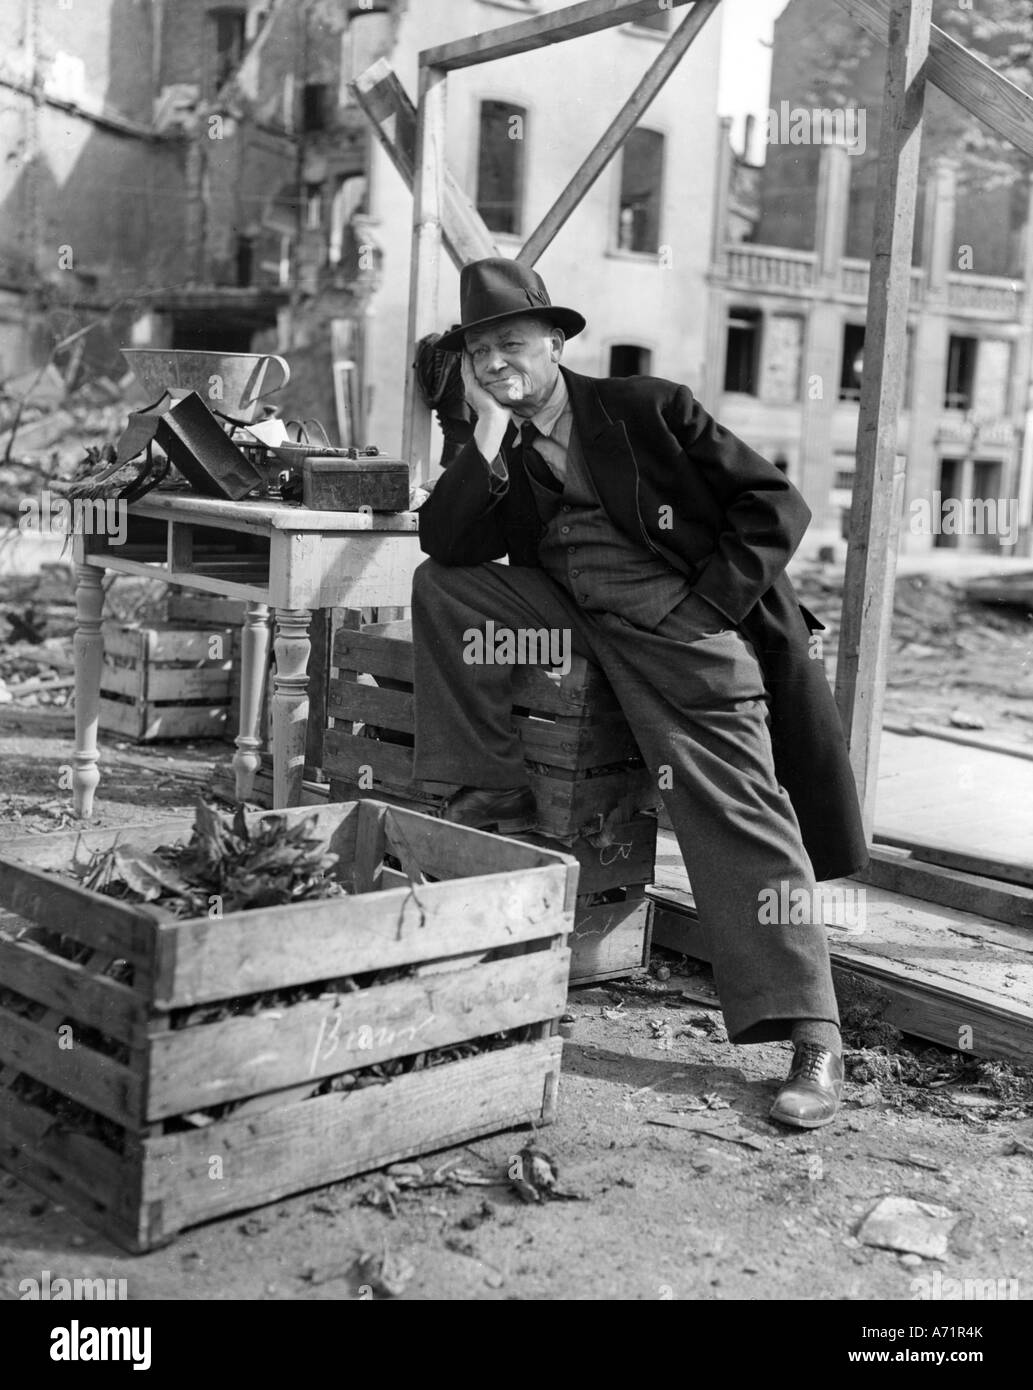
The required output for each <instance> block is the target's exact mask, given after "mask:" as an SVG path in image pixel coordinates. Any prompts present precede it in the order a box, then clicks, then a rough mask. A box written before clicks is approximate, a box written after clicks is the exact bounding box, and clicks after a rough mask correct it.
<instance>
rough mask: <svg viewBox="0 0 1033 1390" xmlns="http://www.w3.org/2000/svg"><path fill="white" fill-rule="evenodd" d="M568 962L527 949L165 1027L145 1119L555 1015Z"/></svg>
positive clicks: (156, 1048) (157, 1043)
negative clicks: (469, 965) (255, 1011)
mask: <svg viewBox="0 0 1033 1390" xmlns="http://www.w3.org/2000/svg"><path fill="white" fill-rule="evenodd" d="M569 969H570V953H569V952H568V951H544V952H542V951H536V952H533V953H532V954H530V955H523V956H514V957H512V958H510V959H508V960H498V961H493V962H490V963H488V964H485V965H478V966H474V967H473V969H458V970H457V969H453V970H451V971H449V972H448V973H447V974H435V975H432V976H427V977H425V978H421V979H416V980H401V981H398V982H397V983H395V984H385V985H376V986H373V987H371V988H369V989H364V990H359V991H358V992H357V993H355V994H344V995H337V996H336V997H334V998H333V999H322V1000H312V1001H310V1002H305V1003H301V1004H295V1005H294V1006H293V1007H291V1008H288V1009H285V1010H276V1011H274V1012H271V1013H270V1014H268V1015H261V1014H260V1015H258V1017H256V1018H233V1019H227V1020H225V1021H224V1022H221V1023H210V1024H204V1025H201V1026H199V1027H196V1028H182V1029H177V1030H171V1031H169V1032H167V1033H165V1034H163V1035H162V1036H161V1037H160V1038H156V1039H155V1040H154V1042H153V1044H152V1049H151V1057H152V1069H151V1076H150V1093H149V1094H150V1100H149V1105H148V1119H151V1120H157V1119H162V1118H165V1117H167V1116H170V1115H178V1114H182V1113H183V1112H185V1111H189V1110H202V1109H207V1108H208V1107H209V1106H212V1105H220V1104H222V1103H223V1102H224V1101H228V1100H236V1099H238V1098H239V1097H241V1096H247V1095H252V1094H254V1093H256V1092H259V1091H271V1090H274V1089H276V1088H278V1087H283V1086H290V1085H292V1084H294V1083H297V1082H299V1080H308V1079H310V1078H311V1079H313V1080H318V1079H320V1078H321V1077H325V1076H335V1075H337V1074H339V1073H341V1072H345V1071H353V1070H355V1069H357V1068H361V1067H370V1066H374V1065H376V1064H377V1063H379V1062H385V1061H387V1060H389V1059H390V1058H394V1057H408V1056H411V1055H412V1054H413V1053H416V1052H424V1051H429V1050H431V1049H433V1048H439V1047H447V1046H448V1045H449V1044H451V1043H455V1042H465V1041H467V1040H469V1039H472V1038H480V1037H487V1036H489V1035H491V1034H494V1033H502V1032H506V1031H508V1030H509V1029H511V1028H521V1027H523V1026H524V1025H526V1024H528V1023H538V1022H542V1021H544V1020H545V1019H549V1018H556V1017H558V1016H559V1015H560V1014H561V1013H562V1012H563V1008H564V1001H565V999H566V991H567V976H568V972H569Z"/></svg>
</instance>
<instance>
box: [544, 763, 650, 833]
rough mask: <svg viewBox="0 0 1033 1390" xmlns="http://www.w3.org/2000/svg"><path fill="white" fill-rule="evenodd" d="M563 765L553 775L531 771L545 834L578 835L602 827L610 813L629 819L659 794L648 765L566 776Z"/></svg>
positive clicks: (622, 818) (619, 817) (618, 817)
mask: <svg viewBox="0 0 1033 1390" xmlns="http://www.w3.org/2000/svg"><path fill="white" fill-rule="evenodd" d="M562 771H563V769H560V768H556V769H554V770H553V774H552V775H551V776H544V775H542V774H541V773H538V772H529V774H528V780H529V781H530V784H531V790H532V792H533V793H534V799H535V805H536V807H537V810H538V830H539V831H540V832H541V833H542V834H543V835H579V834H584V833H588V832H591V831H594V830H599V829H601V827H602V824H603V822H604V821H605V820H606V818H607V817H609V816H616V817H617V819H619V820H630V819H631V817H632V816H633V815H635V814H636V812H638V811H641V810H645V809H646V808H648V807H649V806H650V805H652V804H653V802H654V801H656V800H657V799H658V798H659V793H658V792H657V790H656V786H655V783H654V782H653V779H652V777H651V776H650V773H649V771H648V769H646V768H641V769H639V770H633V771H630V772H624V771H621V772H615V773H611V774H609V775H606V776H601V777H579V778H575V779H572V780H569V781H567V780H565V779H564V778H563V777H561V775H560V774H561V772H562Z"/></svg>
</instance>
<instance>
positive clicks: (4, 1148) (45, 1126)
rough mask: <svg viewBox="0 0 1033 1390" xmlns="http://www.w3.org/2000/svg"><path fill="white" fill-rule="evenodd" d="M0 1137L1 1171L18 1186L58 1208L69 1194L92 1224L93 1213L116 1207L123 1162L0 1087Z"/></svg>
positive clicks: (107, 1150)
mask: <svg viewBox="0 0 1033 1390" xmlns="http://www.w3.org/2000/svg"><path fill="white" fill-rule="evenodd" d="M0 1133H2V1134H3V1142H2V1143H0V1166H2V1167H4V1168H6V1169H7V1170H8V1172H10V1173H13V1174H14V1175H15V1177H17V1178H20V1179H21V1180H22V1181H23V1182H27V1183H28V1184H29V1185H30V1186H32V1187H37V1188H42V1189H43V1190H44V1191H49V1192H51V1193H52V1194H53V1195H54V1196H55V1197H56V1199H57V1200H58V1201H59V1202H61V1201H66V1200H68V1196H69V1195H71V1194H74V1196H75V1198H77V1199H78V1203H79V1205H83V1204H85V1207H86V1209H87V1219H92V1220H94V1221H96V1216H97V1208H98V1207H103V1206H110V1205H112V1204H113V1203H114V1202H115V1200H116V1197H117V1193H118V1191H119V1188H120V1187H121V1186H122V1184H123V1182H124V1179H125V1174H126V1164H125V1161H124V1159H122V1158H121V1157H120V1156H119V1155H118V1154H117V1153H115V1152H114V1151H113V1150H112V1149H109V1148H108V1147H107V1145H105V1144H101V1143H100V1142H99V1141H98V1140H96V1139H91V1138H90V1137H89V1136H88V1135H86V1134H83V1133H81V1132H80V1131H79V1130H76V1129H74V1128H72V1127H71V1126H70V1125H67V1124H62V1123H60V1121H59V1120H58V1118H57V1116H56V1115H54V1114H52V1113H51V1112H50V1111H49V1110H44V1109H42V1108H41V1107H40V1106H38V1105H33V1104H30V1103H29V1102H28V1101H25V1100H23V1099H22V1098H21V1097H20V1096H17V1095H15V1094H14V1092H13V1091H11V1090H10V1089H9V1088H8V1087H0ZM66 1186H67V1188H68V1189H70V1192H66Z"/></svg>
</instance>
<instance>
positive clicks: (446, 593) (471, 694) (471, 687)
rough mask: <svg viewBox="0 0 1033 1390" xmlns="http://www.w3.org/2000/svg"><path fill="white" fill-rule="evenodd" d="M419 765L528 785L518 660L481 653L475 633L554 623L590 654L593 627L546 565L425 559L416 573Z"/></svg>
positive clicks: (420, 770)
mask: <svg viewBox="0 0 1033 1390" xmlns="http://www.w3.org/2000/svg"><path fill="white" fill-rule="evenodd" d="M412 619H413V621H412V627H413V660H414V667H415V671H414V674H415V682H414V684H415V700H414V705H415V730H416V737H415V760H414V768H415V773H416V776H417V777H418V778H420V779H421V780H428V781H435V782H457V783H459V784H460V785H462V786H468V787H482V788H486V789H487V788H494V787H498V788H502V787H520V786H526V785H527V773H526V772H525V770H524V759H523V753H522V750H521V745H520V740H519V738H518V736H517V734H516V732H515V730H514V728H513V724H512V718H511V708H512V700H511V698H510V691H511V689H512V682H513V670H514V668H513V667H512V666H511V665H496V664H495V663H494V662H487V661H483V662H476V661H471V660H470V659H469V658H470V655H471V646H472V644H471V642H470V640H469V637H470V634H474V633H477V632H481V633H483V632H484V631H485V625H486V621H487V620H488V619H490V620H491V621H492V622H493V623H494V624H495V630H496V631H498V629H500V628H509V629H511V630H513V631H516V630H518V629H520V628H535V629H540V628H546V629H548V630H550V631H551V630H558V631H560V632H563V631H567V632H569V633H570V634H571V636H570V642H569V647H570V649H571V650H572V651H574V652H577V653H579V654H581V655H586V656H587V655H590V654H591V653H590V650H589V643H588V629H587V626H586V624H585V623H584V621H583V619H582V616H581V615H580V614H579V613H578V611H577V609H576V607H575V606H574V604H573V603H572V601H571V600H570V599H569V598H568V597H567V596H566V594H564V592H563V590H562V589H560V587H559V586H558V585H557V584H555V583H554V582H553V581H552V580H551V579H550V578H549V576H548V575H547V574H545V572H544V571H543V570H539V569H533V568H528V567H524V566H515V565H496V564H487V565H468V566H467V565H457V566H451V565H439V564H437V563H436V562H435V561H434V560H428V561H426V562H425V563H424V564H422V565H421V566H420V567H419V569H418V570H417V571H416V573H415V575H414V576H413V595H412Z"/></svg>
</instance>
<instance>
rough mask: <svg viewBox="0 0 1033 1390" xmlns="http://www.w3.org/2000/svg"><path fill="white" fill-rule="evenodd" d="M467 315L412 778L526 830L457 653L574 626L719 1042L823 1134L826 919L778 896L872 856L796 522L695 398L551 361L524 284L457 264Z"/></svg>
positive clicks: (831, 1028) (562, 335)
mask: <svg viewBox="0 0 1033 1390" xmlns="http://www.w3.org/2000/svg"><path fill="white" fill-rule="evenodd" d="M460 302H461V311H462V317H461V323H460V325H459V327H458V328H456V329H454V330H453V331H451V332H450V333H448V334H446V335H445V336H444V337H443V338H442V339H440V340H439V344H438V346H440V347H442V348H451V349H454V350H457V351H460V350H461V351H463V382H464V385H465V388H466V395H467V400H468V402H469V404H470V406H471V407H472V409H473V410H474V411H475V412H476V415H477V421H476V426H475V428H474V431H473V437H472V438H471V439H470V440H469V441H468V442H467V443H466V444H465V445H464V447H463V448H462V449H461V450H460V451H459V452H458V454H457V455H456V457H455V459H454V460H453V462H452V463H451V464H450V466H449V467H448V469H447V471H446V472H445V473H444V474H443V476H442V477H441V478H439V479H438V481H437V484H436V486H435V488H434V490H433V492H432V494H431V496H430V498H429V499H428V501H427V502H426V503H425V504H424V506H423V508H422V509H421V512H420V543H421V545H422V548H423V549H424V551H426V553H427V554H428V555H429V556H430V557H431V558H430V559H429V560H428V561H426V562H425V563H424V564H423V565H421V566H420V568H419V569H418V570H417V572H416V575H415V578H414V583H413V639H414V644H415V668H416V718H415V723H416V762H415V767H416V775H417V776H418V777H420V778H428V779H432V780H438V781H444V782H452V783H455V784H457V785H459V786H460V787H461V788H462V790H461V791H460V792H459V794H458V795H457V796H456V797H455V798H454V799H453V801H452V802H451V803H450V804H449V806H448V807H447V808H446V810H445V813H444V814H445V816H446V818H447V819H450V820H453V821H456V822H459V823H462V824H467V825H475V826H480V827H482V828H493V829H498V830H499V831H502V832H506V831H512V830H519V829H524V828H528V827H530V826H532V825H533V823H534V801H533V797H532V795H531V792H530V789H529V788H528V785H527V778H526V774H525V772H524V767H523V759H522V756H521V748H520V743H519V740H518V739H517V737H516V735H515V733H514V731H513V729H512V727H511V724H510V716H509V711H510V699H509V691H510V685H511V679H512V666H507V665H504V664H498V662H493V663H491V664H482V665H475V664H471V663H470V660H469V652H470V648H469V640H468V639H469V634H470V632H471V631H477V630H484V629H486V626H487V623H488V621H489V620H491V621H492V622H493V623H494V625H495V626H494V628H493V629H492V631H497V630H499V629H502V628H506V629H509V630H511V631H519V630H520V629H532V628H534V629H541V628H545V629H549V630H550V631H558V632H562V633H564V634H566V635H568V636H569V640H570V645H571V646H572V648H573V650H574V651H575V652H579V653H581V654H583V655H586V656H588V657H590V658H591V659H592V660H594V661H595V662H596V663H598V665H599V666H600V667H601V668H602V669H603V671H604V672H605V674H606V677H607V679H608V681H609V682H610V684H611V686H612V687H613V690H614V692H615V694H616V696H617V699H618V700H619V702H620V704H621V707H622V709H623V710H624V713H625V716H626V717H627V719H628V722H629V724H630V725H631V728H632V730H633V732H634V734H635V738H636V740H637V742H638V745H639V748H640V750H641V753H642V756H643V758H644V759H645V761H646V763H647V765H648V766H649V767H650V768H651V769H652V771H653V772H654V774H655V775H656V777H657V785H658V788H659V790H660V792H661V795H662V797H663V800H664V803H665V805H666V806H667V808H668V811H669V813H670V816H671V821H672V824H673V826H674V830H675V834H676V835H677V838H678V843H679V845H680V847H681V852H682V855H683V857H684V860H685V865H686V868H687V870H688V874H689V879H690V881H691V884H692V888H693V892H694V894H695V899H696V904H697V908H698V911H699V915H700V920H701V922H702V924H703V926H704V928H705V930H706V932H707V937H708V941H709V944H710V949H711V956H712V961H713V966H714V973H715V977H716V980H717V986H718V990H719V993H720V997H721V1004H722V1009H723V1012H724V1017H725V1021H726V1024H727V1027H728V1034H729V1037H730V1038H731V1040H732V1041H733V1042H736V1043H754V1042H765V1041H770V1040H774V1039H783V1038H789V1039H791V1040H792V1043H793V1045H794V1050H793V1059H792V1063H791V1066H790V1069H789V1076H788V1078H787V1080H786V1081H785V1083H784V1084H783V1085H782V1087H781V1089H780V1090H779V1092H778V1095H777V1097H776V1100H775V1103H774V1106H773V1108H772V1111H771V1114H772V1117H773V1118H775V1119H777V1120H780V1121H782V1122H784V1123H786V1124H790V1125H795V1126H798V1127H800V1128H804V1129H811V1128H816V1127H818V1126H820V1125H824V1124H828V1123H829V1121H831V1120H832V1119H833V1117H834V1116H835V1113H836V1110H837V1108H838V1104H839V1099H840V1094H841V1089H842V1077H843V1065H842V1058H841V1044H840V1034H839V1015H838V1012H837V1008H836V999H835V995H834V993H833V989H832V980H831V975H830V970H829V959H828V947H827V942H826V939H825V930H824V927H823V925H822V922H821V919H820V913H818V912H809V913H808V912H804V913H800V912H793V913H789V912H786V910H785V905H786V904H788V903H800V902H805V903H806V902H809V903H812V904H813V902H814V887H815V877H816V876H817V877H818V878H827V877H832V876H836V875H839V874H844V873H849V872H851V871H853V870H854V869H856V868H858V867H860V866H861V865H862V864H863V863H864V862H865V861H866V860H867V850H866V845H865V837H864V833H863V830H862V827H861V821H860V815H859V811H858V806H857V798H856V792H855V788H854V782H853V777H852V775H851V771H850V765H849V762H848V760H847V756H846V748H845V743H844V740H843V735H842V730H841V728H840V724H839V720H838V716H837V713H836V709H835V705H834V703H833V701H832V698H831V694H830V691H829V689H828V685H827V683H826V680H825V676H824V671H823V669H822V666H821V663H820V661H816V660H813V659H812V644H811V642H810V637H811V631H812V629H813V628H817V627H819V626H820V624H818V623H817V622H816V620H814V619H813V618H810V616H809V615H807V614H806V613H805V612H804V611H802V610H801V608H800V606H799V605H798V604H797V601H796V598H795V596H794V593H793V590H792V587H791V585H790V583H789V581H788V579H787V578H786V576H785V573H784V571H785V566H786V563H787V562H788V560H789V558H790V556H791V555H792V554H793V552H794V550H795V549H796V547H797V545H798V544H799V543H800V540H801V538H802V536H803V533H804V530H805V528H806V526H807V523H808V521H809V520H810V512H809V511H808V508H807V506H806V504H805V503H804V501H803V499H802V498H801V497H800V495H799V493H798V492H796V490H795V489H794V488H793V487H792V486H791V484H790V483H789V482H788V480H787V479H786V477H785V476H784V474H783V473H781V472H780V471H779V469H777V468H775V467H774V466H773V465H772V464H770V463H768V462H767V461H766V460H765V459H763V458H761V457H760V455H759V454H757V453H755V452H754V451H753V450H752V449H750V448H748V447H747V445H745V444H743V443H742V442H741V441H740V440H738V439H736V438H735V436H734V435H732V434H729V432H728V431H727V430H725V429H723V428H722V427H721V426H720V425H719V424H717V422H716V421H715V420H713V419H712V418H711V417H710V416H709V415H708V414H707V412H706V411H705V410H704V409H703V408H702V407H701V406H700V405H699V403H698V402H697V401H696V400H694V398H693V396H692V393H691V392H690V391H689V390H688V388H687V387H685V386H679V385H676V384H674V383H673V382H669V381H663V380H661V379H659V378H654V377H628V378H610V379H593V378H590V377H585V376H580V375H578V374H576V373H574V372H571V371H569V370H567V369H566V368H565V367H562V366H561V365H560V358H561V356H562V353H563V345H564V342H565V339H566V338H569V337H572V336H574V335H575V334H576V333H579V332H580V331H581V330H582V328H584V326H585V320H584V319H583V318H582V316H581V315H580V314H579V313H577V312H576V311H575V310H573V309H567V308H561V307H559V306H556V305H553V304H552V303H551V301H550V299H549V296H548V294H547V292H546V289H545V286H544V284H543V283H542V281H541V279H540V278H539V276H538V275H537V274H535V272H534V271H533V270H531V269H529V268H528V267H526V266H523V265H520V264H518V263H517V262H515V261H510V260H505V259H489V260H483V261H477V262H474V263H472V264H470V265H467V266H466V267H464V269H463V272H462V276H461V281H460ZM504 556H505V557H508V561H509V563H508V564H498V563H494V562H496V561H499V560H500V559H502V557H504ZM819 645H820V644H819ZM772 903H778V904H780V905H782V906H781V910H780V912H778V913H774V914H772V911H771V904H772ZM773 915H774V916H775V917H776V918H778V920H772V916H773ZM800 916H804V917H805V918H806V919H807V920H805V921H802V922H801V921H800V920H799V918H800ZM787 918H788V919H789V920H786V919H787Z"/></svg>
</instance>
